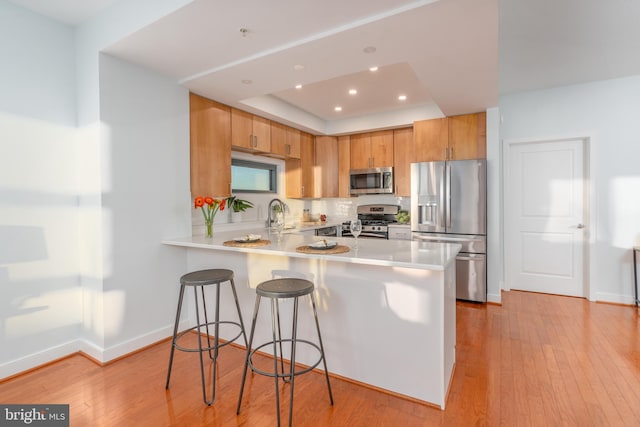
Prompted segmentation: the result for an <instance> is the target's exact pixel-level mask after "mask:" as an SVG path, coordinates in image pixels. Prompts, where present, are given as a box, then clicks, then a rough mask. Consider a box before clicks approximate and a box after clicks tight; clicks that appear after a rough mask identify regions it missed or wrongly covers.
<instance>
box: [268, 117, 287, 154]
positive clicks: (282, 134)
mask: <svg viewBox="0 0 640 427" xmlns="http://www.w3.org/2000/svg"><path fill="white" fill-rule="evenodd" d="M271 153H272V154H275V155H276V156H279V157H282V158H284V157H286V156H287V129H286V126H285V125H282V124H280V123H276V122H271Z"/></svg>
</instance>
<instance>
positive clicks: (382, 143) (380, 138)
mask: <svg viewBox="0 0 640 427" xmlns="http://www.w3.org/2000/svg"><path fill="white" fill-rule="evenodd" d="M390 166H393V131H392V130H382V131H378V132H372V133H371V167H374V168H386V167H390Z"/></svg>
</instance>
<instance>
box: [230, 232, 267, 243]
mask: <svg viewBox="0 0 640 427" xmlns="http://www.w3.org/2000/svg"><path fill="white" fill-rule="evenodd" d="M261 238H262V236H261V235H259V234H247V235H246V236H242V237H234V238H233V240H234V241H235V242H238V243H253V242H257V241H258V240H260V239H261Z"/></svg>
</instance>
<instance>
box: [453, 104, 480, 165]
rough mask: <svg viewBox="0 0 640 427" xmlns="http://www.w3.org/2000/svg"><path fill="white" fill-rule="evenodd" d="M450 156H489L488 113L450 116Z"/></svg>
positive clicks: (475, 157)
mask: <svg viewBox="0 0 640 427" xmlns="http://www.w3.org/2000/svg"><path fill="white" fill-rule="evenodd" d="M449 147H450V148H449V150H450V151H449V158H450V159H451V160H467V159H485V158H486V157H487V115H486V113H477V114H465V115H462V116H452V117H449Z"/></svg>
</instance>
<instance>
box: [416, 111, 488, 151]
mask: <svg viewBox="0 0 640 427" xmlns="http://www.w3.org/2000/svg"><path fill="white" fill-rule="evenodd" d="M486 122H487V119H486V113H476V114H465V115H461V116H452V117H445V118H442V119H433V120H421V121H418V122H415V123H414V124H413V140H414V149H415V159H416V160H415V161H416V162H430V161H441V160H466V159H484V158H486V157H487V151H486V146H487V132H486V126H487V125H486Z"/></svg>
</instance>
